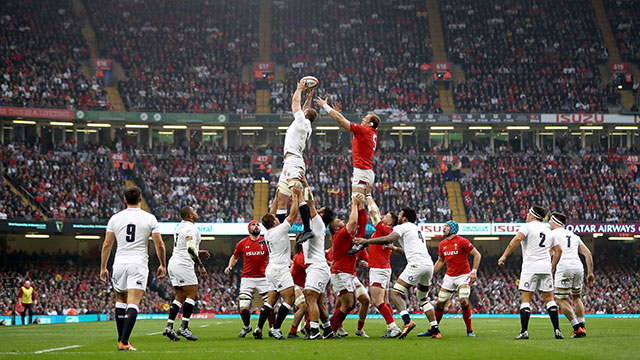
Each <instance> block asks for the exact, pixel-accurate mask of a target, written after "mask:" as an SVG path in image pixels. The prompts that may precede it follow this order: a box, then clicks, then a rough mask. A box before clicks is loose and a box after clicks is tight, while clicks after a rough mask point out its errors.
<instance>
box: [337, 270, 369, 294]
mask: <svg viewBox="0 0 640 360" xmlns="http://www.w3.org/2000/svg"><path fill="white" fill-rule="evenodd" d="M357 279H358V278H356V277H355V276H353V274H347V273H342V272H339V273H336V274H331V285H333V292H334V293H336V295H340V294H341V293H343V292H354V291H355V290H356V280H357ZM358 283H360V281H358ZM360 285H362V284H360Z"/></svg>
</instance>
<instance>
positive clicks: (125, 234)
mask: <svg viewBox="0 0 640 360" xmlns="http://www.w3.org/2000/svg"><path fill="white" fill-rule="evenodd" d="M124 201H125V202H126V204H127V209H126V210H122V211H120V212H119V213H117V214H115V215H113V216H112V217H111V219H109V222H108V223H107V233H106V235H105V237H104V243H103V244H102V254H101V257H100V280H102V281H104V282H107V281H108V280H109V270H107V263H108V262H109V256H110V255H111V248H112V247H113V243H114V242H117V244H118V245H117V248H116V255H115V259H114V261H113V276H112V277H111V283H112V284H113V289H114V290H115V291H116V326H117V328H118V350H128V351H135V350H137V349H136V348H134V347H133V346H132V345H131V343H129V336H131V332H132V331H133V326H134V325H135V323H136V317H137V316H138V311H139V306H140V300H141V299H142V295H143V294H144V290H145V289H146V288H147V278H148V276H149V253H148V245H147V242H148V241H149V236H151V237H152V239H153V245H154V246H155V249H156V255H157V256H158V260H159V261H160V266H158V272H157V277H158V279H161V278H163V277H165V276H167V269H166V268H167V266H166V257H165V249H164V242H162V236H160V230H159V229H158V220H156V217H155V216H153V215H151V214H149V213H148V212H146V211H143V210H142V209H141V208H140V204H141V203H142V191H141V190H140V188H138V187H137V186H134V187H130V188H127V189H126V190H125V191H124Z"/></svg>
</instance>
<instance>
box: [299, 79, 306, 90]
mask: <svg viewBox="0 0 640 360" xmlns="http://www.w3.org/2000/svg"><path fill="white" fill-rule="evenodd" d="M306 89H307V84H305V82H304V81H302V80H300V81H298V90H300V91H305V90H306Z"/></svg>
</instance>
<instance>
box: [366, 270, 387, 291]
mask: <svg viewBox="0 0 640 360" xmlns="http://www.w3.org/2000/svg"><path fill="white" fill-rule="evenodd" d="M390 281H391V268H387V269H378V268H370V269H369V284H371V286H379V287H381V288H383V289H385V290H387V289H388V288H389V282H390Z"/></svg>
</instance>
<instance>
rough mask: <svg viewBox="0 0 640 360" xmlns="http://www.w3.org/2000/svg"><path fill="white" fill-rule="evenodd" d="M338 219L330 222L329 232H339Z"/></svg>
mask: <svg viewBox="0 0 640 360" xmlns="http://www.w3.org/2000/svg"><path fill="white" fill-rule="evenodd" d="M335 224H336V219H333V220H331V222H330V223H329V232H330V233H331V235H333V234H335V233H336V232H338V230H337V229H336V226H335Z"/></svg>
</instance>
